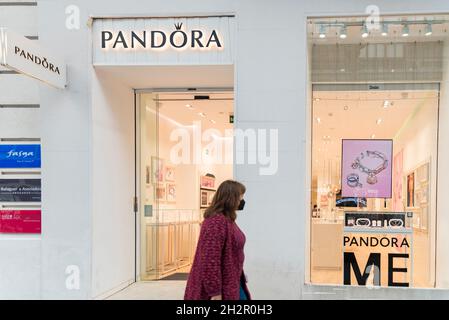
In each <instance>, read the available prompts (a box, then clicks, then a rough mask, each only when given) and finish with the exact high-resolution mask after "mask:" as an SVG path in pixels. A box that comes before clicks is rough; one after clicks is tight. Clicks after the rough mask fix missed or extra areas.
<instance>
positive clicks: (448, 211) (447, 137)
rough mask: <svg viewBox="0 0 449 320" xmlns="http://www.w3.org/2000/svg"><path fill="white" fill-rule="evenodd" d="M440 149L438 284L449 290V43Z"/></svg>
mask: <svg viewBox="0 0 449 320" xmlns="http://www.w3.org/2000/svg"><path fill="white" fill-rule="evenodd" d="M439 115H440V119H439V137H438V138H439V148H438V177H439V178H438V190H439V192H438V198H437V210H438V213H437V230H436V232H437V248H436V250H437V262H436V284H437V286H438V287H442V288H449V272H447V270H449V250H448V249H447V244H448V243H449V233H448V232H447V230H448V228H449V202H448V201H447V196H446V193H447V190H449V180H448V179H447V178H446V177H449V148H447V146H448V145H449V126H448V125H447V123H449V41H447V40H446V41H445V42H444V50H443V81H442V82H441V87H440V110H439Z"/></svg>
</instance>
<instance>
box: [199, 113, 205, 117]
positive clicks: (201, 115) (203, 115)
mask: <svg viewBox="0 0 449 320" xmlns="http://www.w3.org/2000/svg"><path fill="white" fill-rule="evenodd" d="M198 115H199V116H200V117H203V118H205V117H206V114H205V113H204V112H199V113H198Z"/></svg>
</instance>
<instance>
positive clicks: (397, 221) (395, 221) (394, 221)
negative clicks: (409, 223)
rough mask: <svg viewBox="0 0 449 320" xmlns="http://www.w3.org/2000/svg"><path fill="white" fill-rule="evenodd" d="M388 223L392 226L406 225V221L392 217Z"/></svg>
mask: <svg viewBox="0 0 449 320" xmlns="http://www.w3.org/2000/svg"><path fill="white" fill-rule="evenodd" d="M388 225H389V226H390V227H402V226H404V221H402V220H401V219H390V220H389V221H388Z"/></svg>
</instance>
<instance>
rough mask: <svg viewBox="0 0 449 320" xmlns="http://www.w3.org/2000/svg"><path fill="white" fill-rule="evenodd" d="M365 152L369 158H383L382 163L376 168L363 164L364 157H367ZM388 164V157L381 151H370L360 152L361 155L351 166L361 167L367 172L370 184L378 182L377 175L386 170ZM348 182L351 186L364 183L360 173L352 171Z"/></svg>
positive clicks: (359, 185)
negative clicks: (361, 180) (361, 181)
mask: <svg viewBox="0 0 449 320" xmlns="http://www.w3.org/2000/svg"><path fill="white" fill-rule="evenodd" d="M365 154H366V157H367V158H379V159H381V160H382V163H381V164H380V165H379V166H378V167H377V168H374V169H370V168H367V167H366V166H364V165H363V164H362V159H364V158H365ZM387 166H388V159H387V157H386V156H385V155H384V154H383V153H382V152H379V151H369V150H367V151H366V152H362V153H360V156H359V157H357V158H356V159H355V160H354V162H353V163H352V165H351V167H352V168H353V169H359V170H360V171H361V172H363V173H366V174H367V175H368V177H367V178H366V182H367V183H369V184H376V183H377V176H376V175H378V174H379V173H380V172H382V171H383V170H385V169H386V168H387ZM346 183H347V184H348V186H350V187H351V188H355V187H362V186H363V185H362V184H361V183H360V177H359V175H358V174H355V173H351V174H349V175H348V176H347V177H346Z"/></svg>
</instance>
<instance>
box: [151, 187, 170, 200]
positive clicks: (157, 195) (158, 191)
mask: <svg viewBox="0 0 449 320" xmlns="http://www.w3.org/2000/svg"><path fill="white" fill-rule="evenodd" d="M166 192H167V191H166V188H165V184H163V183H160V184H157V185H156V186H155V187H154V200H156V201H165V200H166V199H167V196H166Z"/></svg>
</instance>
